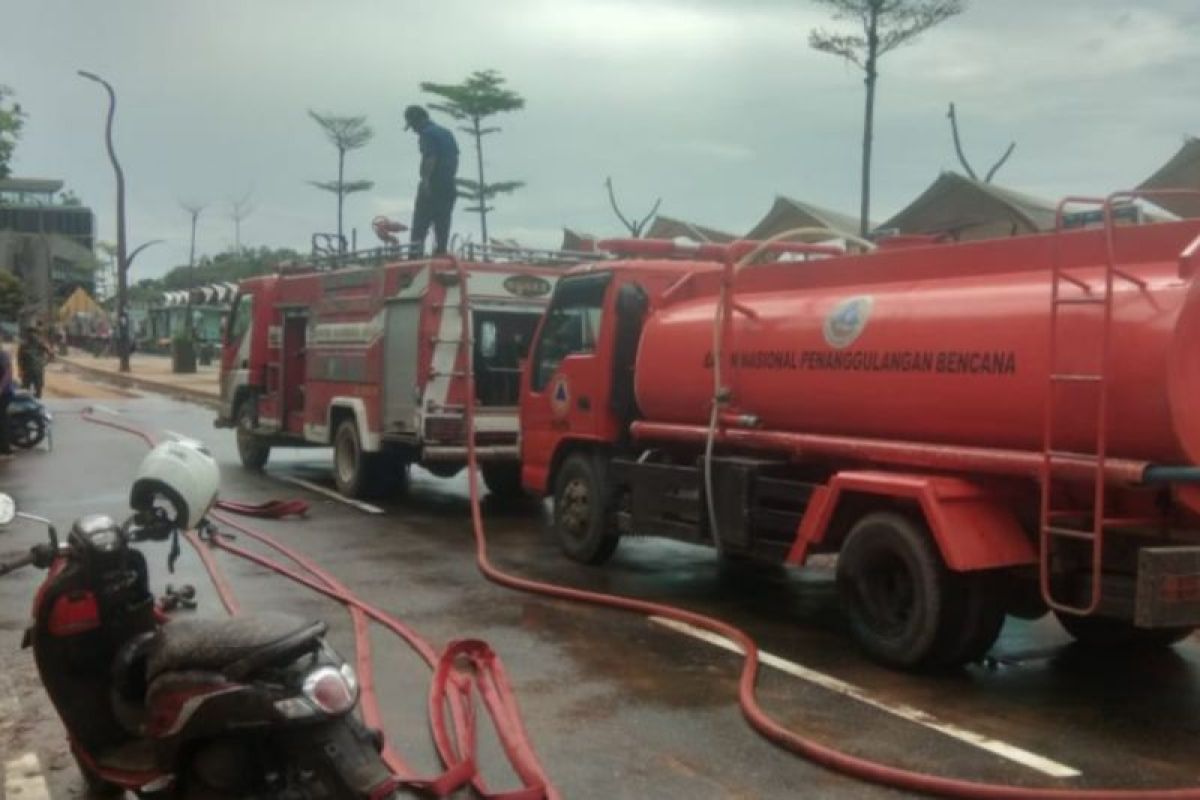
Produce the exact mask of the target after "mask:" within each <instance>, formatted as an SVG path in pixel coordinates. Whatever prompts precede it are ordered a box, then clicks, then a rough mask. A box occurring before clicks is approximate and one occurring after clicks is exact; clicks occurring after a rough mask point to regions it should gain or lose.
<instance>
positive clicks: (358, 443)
mask: <svg viewBox="0 0 1200 800" xmlns="http://www.w3.org/2000/svg"><path fill="white" fill-rule="evenodd" d="M382 461H383V458H382V457H381V455H380V454H379V453H367V452H365V451H364V450H363V447H362V439H361V438H360V436H359V434H358V423H356V422H355V421H354V418H353V417H347V418H346V419H343V420H342V421H341V422H339V423H338V426H337V430H336V431H335V432H334V435H333V481H334V483H335V484H336V485H337V490H338V492H340V493H341V494H344V495H345V496H346V497H354V498H358V499H362V498H368V497H374V496H375V495H377V494H378V493H379V492H380V490H381V489H382V488H383V483H384V480H383V479H384V478H385V477H386V475H385V473H384V471H383V470H382V469H381V468H382V467H383V466H385V465H384V464H383V463H381V462H382Z"/></svg>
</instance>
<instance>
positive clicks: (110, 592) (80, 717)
mask: <svg viewBox="0 0 1200 800" xmlns="http://www.w3.org/2000/svg"><path fill="white" fill-rule="evenodd" d="M216 488H217V467H216V463H215V462H214V461H213V460H212V458H211V457H210V456H209V455H208V454H207V453H206V452H204V451H203V449H202V448H200V447H198V446H196V445H195V444H193V443H187V442H174V441H173V442H167V443H164V444H161V445H159V446H158V447H156V448H154V449H153V450H152V451H151V452H150V453H149V454H148V455H147V456H146V459H145V460H144V461H143V462H142V465H141V467H140V468H139V470H138V474H137V478H136V480H135V481H134V484H133V488H132V492H131V496H130V502H131V505H132V506H133V509H134V514H133V516H132V517H130V518H129V520H128V521H126V522H125V523H124V524H118V523H117V522H115V521H114V520H113V519H111V518H110V517H108V516H105V515H101V514H94V515H90V516H85V517H83V518H81V519H79V520H77V521H76V522H75V523H74V525H73V526H72V527H71V531H70V533H69V534H68V536H67V541H66V542H65V543H60V541H59V538H58V535H57V533H56V531H55V528H54V525H53V524H52V523H51V522H50V521H49V520H46V519H43V518H40V517H36V516H34V515H32V514H26V513H23V512H18V511H17V510H16V508H15V505H14V503H13V501H12V498H10V497H9V496H7V495H3V494H0V525H7V524H8V523H10V522H11V521H12V520H13V519H14V518H16V517H20V518H22V519H26V520H32V521H36V522H40V523H41V524H43V525H45V526H46V529H47V532H48V541H46V542H44V543H42V544H38V545H35V546H34V547H33V548H32V549H30V551H29V552H28V553H27V554H26V555H24V556H23V557H21V558H18V559H16V560H13V561H9V562H8V563H4V564H0V575H4V574H7V573H9V572H12V571H13V570H16V569H19V568H22V567H26V566H34V567H37V568H39V569H44V570H47V574H46V578H45V580H44V582H43V583H42V586H41V588H40V589H39V590H38V592H37V595H36V598H35V600H34V608H33V622H32V624H31V626H30V627H29V629H28V630H27V631H26V635H25V640H24V642H23V646H25V647H32V648H33V655H34V658H35V660H36V662H37V668H38V672H39V674H40V676H41V679H42V683H43V684H44V685H45V687H46V691H47V693H48V694H49V695H50V699H51V700H52V701H53V703H54V707H55V709H56V710H57V712H58V715H59V717H60V718H61V719H62V722H63V725H64V726H65V728H66V731H67V736H68V739H69V741H70V746H71V750H72V752H73V753H74V755H75V758H76V761H77V762H78V765H79V770H80V772H81V773H82V774H83V776H84V778H85V779H86V781H87V783H88V785H89V788H90V789H91V790H92V792H93V793H103V794H114V795H115V794H118V793H120V792H121V791H123V790H131V791H133V792H135V793H137V794H138V795H139V796H142V797H150V796H153V797H181V798H250V797H253V798H287V799H288V800H293V799H294V800H307V798H373V799H374V798H380V797H395V796H396V795H394V794H392V791H393V781H392V776H391V774H390V772H389V771H388V769H387V768H386V766H385V765H384V763H383V760H382V758H381V756H380V751H381V748H382V744H383V742H382V736H381V735H380V734H379V733H378V732H374V731H370V730H368V729H367V728H366V727H365V726H364V725H363V724H362V723H361V722H360V721H359V720H358V718H357V716H356V715H355V714H354V710H355V707H356V705H357V703H358V682H357V678H356V676H355V673H354V670H353V668H352V667H351V666H350V665H349V664H348V663H346V662H345V661H344V660H343V659H342V658H341V657H340V656H338V654H337V653H336V652H334V650H333V649H332V648H331V647H330V646H329V645H328V644H327V643H326V642H325V639H324V634H325V630H326V626H325V624H324V623H323V622H320V621H313V620H309V619H303V618H299V617H294V616H291V615H287V614H278V613H269V614H245V615H242V616H237V617H232V618H222V619H202V618H198V617H190V616H187V615H186V614H182V613H181V612H178V611H177V612H175V613H173V614H170V615H168V614H167V612H166V611H165V610H164V607H175V608H179V607H180V606H181V605H182V606H185V607H186V606H187V605H194V604H192V603H184V604H180V603H169V604H168V603H162V602H157V603H156V601H155V599H154V597H153V596H152V595H151V593H150V588H149V579H148V572H147V568H146V559H145V557H144V555H143V554H142V553H141V552H140V551H139V550H137V549H135V548H134V547H133V545H135V544H137V543H139V542H145V541H165V540H168V539H171V538H173V537H178V535H179V532H180V531H181V530H184V529H190V528H196V527H197V526H204V525H205V524H206V523H205V522H204V515H205V513H206V512H207V511H208V510H209V509H210V508H211V506H212V504H213V503H214V502H215V500H216ZM176 594H178V593H176ZM182 594H183V595H186V596H187V597H188V599H190V593H188V592H184V593H182Z"/></svg>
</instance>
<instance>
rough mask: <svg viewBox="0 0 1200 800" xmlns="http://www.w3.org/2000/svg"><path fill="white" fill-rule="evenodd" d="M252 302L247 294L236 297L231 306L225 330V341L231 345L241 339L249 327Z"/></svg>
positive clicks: (251, 298)
mask: <svg viewBox="0 0 1200 800" xmlns="http://www.w3.org/2000/svg"><path fill="white" fill-rule="evenodd" d="M252 302H253V297H252V296H251V295H248V294H242V295H238V299H237V302H235V303H234V305H233V310H232V311H230V312H229V323H228V325H227V326H226V328H225V331H226V336H225V341H226V342H228V343H229V344H233V343H234V342H236V341H238V340H239V339H241V338H242V335H243V334H244V333H245V332H246V330H247V329H248V328H249V327H250V304H251V303H252Z"/></svg>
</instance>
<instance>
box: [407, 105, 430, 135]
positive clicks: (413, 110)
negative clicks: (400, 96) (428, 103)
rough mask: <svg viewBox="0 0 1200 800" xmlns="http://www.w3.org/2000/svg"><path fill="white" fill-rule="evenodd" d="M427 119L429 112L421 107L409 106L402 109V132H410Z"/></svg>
mask: <svg viewBox="0 0 1200 800" xmlns="http://www.w3.org/2000/svg"><path fill="white" fill-rule="evenodd" d="M427 119H429V112H428V111H426V110H425V108H424V107H423V106H409V107H408V108H406V109H404V130H406V131H408V130H412V129H413V128H414V127H416V126H417V125H419V124H420V123H422V122H424V121H425V120H427Z"/></svg>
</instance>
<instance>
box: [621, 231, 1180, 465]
mask: <svg viewBox="0 0 1200 800" xmlns="http://www.w3.org/2000/svg"><path fill="white" fill-rule="evenodd" d="M1154 227H1157V228H1161V229H1162V230H1159V231H1155V230H1154V229H1153V228H1151V227H1147V228H1146V229H1145V231H1146V234H1147V235H1145V236H1141V237H1139V238H1140V239H1141V242H1140V245H1141V246H1139V247H1137V248H1134V247H1130V248H1128V249H1129V251H1130V252H1129V253H1128V255H1129V256H1130V257H1132V258H1125V259H1123V260H1122V267H1123V269H1124V270H1125V271H1126V273H1127V274H1128V275H1129V276H1130V277H1132V278H1134V279H1135V280H1136V281H1137V282H1134V281H1132V280H1125V279H1120V278H1118V279H1117V280H1116V281H1115V283H1114V287H1113V302H1112V336H1111V353H1110V361H1109V364H1108V369H1107V370H1104V369H1103V367H1102V365H1101V363H1100V360H1101V347H1100V345H1099V342H1100V339H1099V337H1100V336H1101V333H1102V325H1103V317H1102V314H1103V308H1104V306H1103V303H1101V302H1091V301H1092V300H1093V299H1094V298H1096V297H1097V295H1098V293H1099V292H1100V291H1101V289H1102V287H1103V284H1104V279H1105V267H1104V263H1103V259H1104V251H1103V249H1102V248H1100V247H1098V246H1097V245H1098V241H1099V237H1097V236H1096V235H1095V234H1094V233H1091V234H1089V233H1078V234H1066V235H1064V236H1063V237H1062V238H1063V239H1064V246H1063V247H1062V251H1061V257H1063V258H1064V263H1063V269H1064V271H1069V274H1070V276H1071V277H1072V278H1073V279H1075V280H1077V281H1079V282H1080V284H1082V285H1079V284H1077V283H1075V282H1071V283H1069V284H1065V285H1066V287H1067V288H1066V289H1064V290H1063V292H1064V299H1066V300H1068V301H1069V302H1068V304H1066V305H1064V306H1062V309H1063V310H1062V311H1061V312H1060V315H1061V316H1060V320H1059V327H1058V330H1059V343H1058V351H1059V355H1058V358H1057V361H1058V363H1057V364H1056V365H1055V367H1054V368H1055V371H1056V372H1058V373H1060V374H1064V375H1067V376H1079V378H1080V379H1079V380H1078V381H1075V382H1074V383H1071V382H1069V381H1068V380H1064V381H1062V382H1060V383H1059V384H1058V385H1057V386H1056V388H1055V390H1054V391H1055V392H1057V393H1059V394H1058V396H1057V397H1056V403H1057V406H1058V408H1060V409H1061V414H1060V416H1059V419H1058V420H1057V423H1056V424H1057V431H1058V432H1057V433H1056V440H1057V441H1056V446H1057V447H1059V448H1061V449H1063V450H1068V451H1078V452H1089V451H1090V450H1091V449H1092V448H1093V447H1094V440H1095V429H1096V424H1097V422H1096V419H1097V399H1098V397H1099V387H1098V386H1097V385H1095V383H1096V382H1095V381H1090V380H1088V379H1087V378H1086V376H1093V375H1096V374H1098V373H1101V372H1103V373H1105V375H1106V378H1105V380H1106V382H1107V391H1108V396H1109V413H1108V415H1107V416H1108V423H1109V430H1108V453H1109V455H1111V456H1113V457H1121V458H1128V459H1137V460H1145V461H1150V462H1158V463H1169V464H1176V463H1189V464H1195V463H1200V404H1198V403H1197V402H1196V397H1197V393H1198V390H1200V352H1198V348H1200V288H1198V287H1197V284H1196V281H1195V280H1194V279H1193V277H1192V275H1191V274H1181V272H1183V270H1182V269H1181V264H1180V262H1179V260H1178V254H1179V253H1180V251H1181V250H1182V249H1183V248H1184V247H1185V246H1186V244H1187V243H1188V241H1189V239H1190V238H1191V237H1192V236H1194V235H1195V225H1175V226H1172V225H1161V226H1154ZM1170 229H1174V230H1170ZM1139 233H1140V231H1139ZM1172 234H1173V235H1172ZM1053 246H1054V239H1053V237H1048V236H1044V237H1031V238H1028V239H1025V240H1021V241H1013V242H1011V243H1006V246H1005V247H1004V248H1003V249H998V248H996V247H995V245H994V243H972V244H965V245H950V246H940V247H936V248H926V249H925V252H927V253H928V256H927V260H922V259H920V258H919V253H918V252H916V251H909V252H906V251H903V250H901V251H897V252H879V253H877V254H874V255H870V256H866V257H863V258H860V259H838V260H836V261H825V262H822V261H814V262H808V263H777V264H771V265H758V266H754V267H750V268H747V269H745V270H743V271H742V272H741V273H740V274H739V276H738V278H737V285H736V297H737V302H738V304H739V306H740V311H738V312H737V313H734V314H733V315H732V320H731V323H730V325H729V328H728V330H727V332H726V338H725V342H726V344H725V346H724V355H725V361H724V364H723V371H724V376H723V377H724V382H725V384H726V385H727V386H728V387H729V388H730V389H731V391H732V400H733V405H734V406H735V407H736V409H737V411H738V412H741V413H743V414H749V415H753V416H754V417H755V418H757V421H758V427H759V428H760V429H761V430H766V431H785V432H805V433H812V434H829V435H839V436H855V437H867V438H875V439H886V440H901V441H909V442H924V443H932V444H946V445H964V446H972V447H985V448H1003V449H1012V450H1040V449H1041V447H1042V434H1043V427H1042V423H1043V408H1044V405H1045V402H1046V399H1047V392H1048V391H1049V385H1050V384H1049V381H1048V376H1049V374H1050V370H1051V365H1050V363H1049V350H1048V348H1047V340H1048V335H1049V330H1050V308H1051V305H1050V293H1051V274H1052V269H1051V259H1052V258H1054V252H1053ZM996 253H1000V254H1002V256H1003V258H1002V259H998V258H997V257H996V255H995V254H996ZM712 287H715V281H714V282H713V283H712ZM699 294H700V296H698V297H697V296H694V297H692V298H691V299H687V300H682V301H680V302H676V303H673V304H667V305H666V306H665V307H663V308H661V309H660V310H658V311H657V313H654V314H652V315H651V316H650V317H649V319H648V320H647V321H646V323H645V327H644V330H643V333H642V338H641V343H640V347H639V350H638V355H637V365H636V379H635V386H636V394H637V401H638V406H639V408H640V409H641V410H642V412H643V415H644V418H645V419H647V420H652V421H654V422H656V423H676V424H681V425H705V424H707V421H708V414H709V409H710V408H711V398H712V394H713V376H712V339H713V337H712V327H713V319H714V315H715V314H716V303H717V295H716V293H715V291H709V292H707V293H699ZM664 364H670V365H672V368H671V369H670V370H665V369H663V368H662V365H664ZM1064 384H1066V385H1064Z"/></svg>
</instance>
